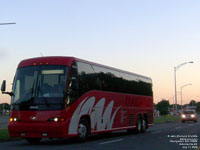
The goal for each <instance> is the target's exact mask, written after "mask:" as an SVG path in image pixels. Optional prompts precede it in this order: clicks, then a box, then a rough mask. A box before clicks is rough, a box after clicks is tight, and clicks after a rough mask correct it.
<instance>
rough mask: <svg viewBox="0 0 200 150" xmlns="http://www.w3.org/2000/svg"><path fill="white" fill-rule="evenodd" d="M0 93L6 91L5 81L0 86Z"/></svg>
mask: <svg viewBox="0 0 200 150" xmlns="http://www.w3.org/2000/svg"><path fill="white" fill-rule="evenodd" d="M1 91H2V92H5V91H6V80H3V82H2V84H1Z"/></svg>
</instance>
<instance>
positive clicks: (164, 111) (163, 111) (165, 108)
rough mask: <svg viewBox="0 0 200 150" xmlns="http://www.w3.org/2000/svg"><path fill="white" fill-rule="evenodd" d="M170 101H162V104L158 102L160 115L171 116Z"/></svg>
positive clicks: (157, 106)
mask: <svg viewBox="0 0 200 150" xmlns="http://www.w3.org/2000/svg"><path fill="white" fill-rule="evenodd" d="M169 107H170V104H169V101H167V100H164V99H163V100H162V101H160V102H158V104H157V105H156V108H157V110H159V111H160V115H162V116H163V115H168V114H169Z"/></svg>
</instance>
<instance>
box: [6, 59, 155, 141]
mask: <svg viewBox="0 0 200 150" xmlns="http://www.w3.org/2000/svg"><path fill="white" fill-rule="evenodd" d="M77 60H79V61H81V60H80V59H76V58H73V57H45V58H43V57H41V58H34V59H27V60H24V61H22V62H20V64H19V65H18V68H21V67H27V66H33V65H65V66H71V65H72V63H73V62H74V61H77ZM138 114H140V115H142V116H144V115H146V117H147V118H148V122H147V123H148V125H149V126H150V125H152V124H153V97H152V96H140V95H133V94H124V93H115V92H105V91H96V90H94V91H89V92H87V93H85V94H83V95H82V96H81V97H79V99H78V100H76V101H75V102H74V103H73V104H71V105H70V106H68V107H66V108H65V109H64V110H57V111H12V113H11V116H10V117H12V118H18V119H19V120H20V121H16V122H10V123H9V125H8V130H9V134H10V136H12V137H23V138H26V137H31V138H47V137H48V138H62V137H71V136H77V130H78V125H79V120H80V118H81V117H83V116H87V117H89V119H90V131H91V132H90V133H91V134H94V133H101V132H106V131H115V130H121V129H133V128H135V127H136V123H137V115H138ZM32 117H35V119H32ZM54 117H62V118H64V121H63V122H51V121H49V119H50V118H54Z"/></svg>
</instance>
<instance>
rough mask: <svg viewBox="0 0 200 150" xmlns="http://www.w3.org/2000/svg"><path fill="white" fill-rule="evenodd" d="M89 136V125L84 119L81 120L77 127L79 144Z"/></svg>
mask: <svg viewBox="0 0 200 150" xmlns="http://www.w3.org/2000/svg"><path fill="white" fill-rule="evenodd" d="M88 135H89V124H88V121H87V120H86V119H81V120H80V122H79V126H78V139H79V141H80V142H83V141H85V140H86V139H87V138H88Z"/></svg>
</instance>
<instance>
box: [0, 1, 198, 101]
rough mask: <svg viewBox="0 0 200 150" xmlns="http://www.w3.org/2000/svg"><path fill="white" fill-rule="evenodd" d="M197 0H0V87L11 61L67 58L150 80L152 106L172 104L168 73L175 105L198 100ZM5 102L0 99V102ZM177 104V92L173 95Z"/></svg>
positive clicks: (3, 97)
mask: <svg viewBox="0 0 200 150" xmlns="http://www.w3.org/2000/svg"><path fill="white" fill-rule="evenodd" d="M199 16H200V1H199V0H191V1H188V0H165V1H161V0H59V1H56V0H32V1H31V0H29V1H27V0H20V1H13V0H5V1H1V2H0V23H5V22H16V24H15V25H0V68H1V71H0V82H1V83H2V81H3V80H7V91H11V84H12V82H13V78H14V75H15V71H16V68H17V65H18V63H19V62H20V61H21V60H23V59H27V58H32V57H40V56H41V54H42V55H43V56H74V57H78V58H81V59H85V60H89V61H92V62H96V63H100V64H104V65H108V66H112V67H115V68H118V69H122V70H126V71H130V72H134V73H137V74H142V75H145V76H148V77H151V78H152V81H153V92H154V102H155V103H157V102H158V101H160V100H161V99H169V100H170V104H172V103H173V96H174V67H175V66H178V65H179V64H181V63H184V62H188V61H194V63H193V64H186V65H184V66H182V67H181V68H180V69H179V70H177V91H178V92H180V87H181V86H183V85H185V84H192V85H191V86H187V87H185V88H184V89H183V103H188V102H189V101H190V100H191V99H194V100H196V101H200V19H199ZM2 102H7V103H10V97H9V96H8V95H2V94H0V103H2ZM178 103H180V94H179V93H178Z"/></svg>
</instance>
